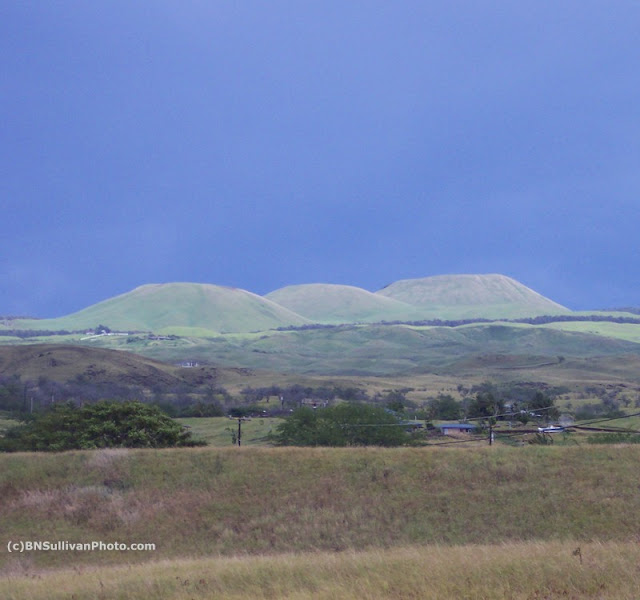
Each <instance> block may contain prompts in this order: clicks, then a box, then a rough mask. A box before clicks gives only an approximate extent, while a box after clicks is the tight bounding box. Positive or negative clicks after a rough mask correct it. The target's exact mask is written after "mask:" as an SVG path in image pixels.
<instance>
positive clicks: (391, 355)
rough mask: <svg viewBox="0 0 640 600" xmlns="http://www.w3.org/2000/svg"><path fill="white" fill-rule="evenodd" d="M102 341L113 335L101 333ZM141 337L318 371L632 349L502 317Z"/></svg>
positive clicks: (410, 368) (360, 371)
mask: <svg viewBox="0 0 640 600" xmlns="http://www.w3.org/2000/svg"><path fill="white" fill-rule="evenodd" d="M116 342H117V341H116ZM106 343H113V342H112V341H111V340H107V342H106ZM119 343H121V344H124V343H123V342H119ZM176 343H177V342H176ZM144 344H145V342H144V340H141V341H140V347H139V348H138V342H136V341H132V342H131V343H128V344H126V347H127V348H129V349H130V350H132V351H140V352H142V353H145V354H147V355H149V356H153V357H155V358H158V359H161V360H168V359H169V358H170V357H174V356H175V353H176V352H189V353H190V355H191V356H194V357H198V358H200V359H202V360H208V361H210V362H213V363H216V364H220V365H224V366H242V367H248V368H251V369H264V370H271V371H277V372H286V373H308V374H322V375H378V376H383V375H410V374H411V373H413V372H415V371H416V370H417V371H420V370H422V371H425V370H426V371H428V372H440V371H442V370H443V369H448V368H449V367H452V366H454V365H455V364H456V363H457V362H458V361H460V360H463V359H469V358H473V357H478V356H484V355H514V356H516V357H521V359H522V360H521V362H523V363H524V364H528V363H532V364H539V363H545V362H553V363H556V362H557V357H558V356H559V355H562V356H565V357H595V356H611V355H623V354H639V353H640V344H636V343H632V342H629V341H625V340H619V339H612V338H605V337H602V336H598V335H591V334H588V333H580V332H568V331H560V330H555V329H551V328H546V327H537V326H530V325H505V324H487V325H474V326H466V327H456V328H451V327H409V326H404V325H368V326H364V325H363V326H344V327H335V328H328V329H312V330H303V331H273V332H263V333H261V334H259V335H246V336H219V337H218V338H215V339H213V340H192V341H191V343H190V345H189V346H186V345H185V344H186V342H184V341H183V342H181V346H180V348H178V347H176V346H175V345H161V344H159V345H154V346H152V347H146V346H145V345H144ZM528 357H532V359H530V358H528Z"/></svg>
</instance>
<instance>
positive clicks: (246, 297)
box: [13, 283, 307, 335]
mask: <svg viewBox="0 0 640 600" xmlns="http://www.w3.org/2000/svg"><path fill="white" fill-rule="evenodd" d="M305 323H307V320H306V319H305V318H304V317H301V316H300V315H297V314H295V313H293V312H291V311H290V310H287V309H286V308H284V307H282V306H279V305H277V304H276V303H274V302H272V301H270V300H267V299H266V298H263V297H261V296H258V295H257V294H252V293H251V292H247V291H245V290H241V289H237V288H229V287H223V286H218V285H211V284H206V283H159V284H148V285H143V286H141V287H138V288H136V289H134V290H133V291H131V292H127V293H126V294H122V295H120V296H116V297H114V298H110V299H108V300H104V301H103V302H99V303H98V304H94V305H93V306H89V307H88V308H85V309H83V310H81V311H79V312H77V313H74V314H71V315H68V316H66V317H61V318H58V319H43V320H38V321H16V322H15V323H14V325H13V326H14V327H15V328H17V329H19V328H25V329H66V330H76V331H77V330H82V329H92V328H94V327H96V326H98V325H99V324H101V325H106V326H107V327H110V328H111V329H112V330H120V331H154V332H158V333H162V332H170V333H173V331H169V328H191V329H197V330H199V331H200V334H201V335H206V334H207V333H209V334H211V333H226V332H250V331H262V330H266V329H273V328H277V327H283V326H288V325H304V324H305Z"/></svg>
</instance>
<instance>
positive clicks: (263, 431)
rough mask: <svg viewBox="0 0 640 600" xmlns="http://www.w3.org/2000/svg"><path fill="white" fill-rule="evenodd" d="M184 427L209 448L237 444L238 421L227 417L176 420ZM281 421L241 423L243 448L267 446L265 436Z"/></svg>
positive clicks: (270, 419)
mask: <svg viewBox="0 0 640 600" xmlns="http://www.w3.org/2000/svg"><path fill="white" fill-rule="evenodd" d="M176 420H177V421H178V422H179V423H182V424H183V425H186V426H187V427H188V428H189V430H190V431H191V433H192V434H193V437H194V438H195V439H198V440H204V441H205V442H207V444H209V445H210V446H215V447H225V446H233V445H236V443H237V435H238V419H231V418H228V417H201V418H185V419H176ZM281 422H282V419H275V418H255V419H249V420H247V421H242V422H241V434H242V440H241V441H242V445H243V446H269V445H270V444H269V441H268V439H267V436H268V435H269V434H270V433H271V432H273V431H274V430H275V428H276V427H277V426H278V424H279V423H281Z"/></svg>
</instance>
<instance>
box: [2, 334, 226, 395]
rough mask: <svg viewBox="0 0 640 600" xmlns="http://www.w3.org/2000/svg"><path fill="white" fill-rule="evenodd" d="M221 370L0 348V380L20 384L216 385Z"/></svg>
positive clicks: (113, 355) (72, 351)
mask: <svg viewBox="0 0 640 600" xmlns="http://www.w3.org/2000/svg"><path fill="white" fill-rule="evenodd" d="M221 374H222V370H221V369H217V368H215V367H210V366H200V367H197V368H192V369H183V368H180V367H176V366H173V365H170V364H166V363H162V362H159V361H157V360H153V359H151V358H147V357H144V356H142V355H139V354H133V353H131V352H125V351H122V350H108V349H104V348H89V347H86V346H70V345H66V344H29V345H25V346H0V376H7V377H11V376H14V375H18V376H20V377H21V378H22V379H23V380H25V381H27V380H34V381H35V380H37V379H38V378H39V377H45V378H47V379H50V380H52V381H59V382H67V381H74V380H77V381H82V382H86V383H96V384H103V383H118V384H122V385H134V386H140V387H144V388H151V387H156V386H158V385H161V386H169V385H173V386H175V385H178V384H182V383H197V384H202V383H217V382H218V380H219V378H220V375H221Z"/></svg>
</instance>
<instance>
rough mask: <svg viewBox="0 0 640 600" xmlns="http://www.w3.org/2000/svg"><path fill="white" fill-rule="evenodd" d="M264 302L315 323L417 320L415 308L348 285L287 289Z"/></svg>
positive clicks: (302, 286)
mask: <svg viewBox="0 0 640 600" xmlns="http://www.w3.org/2000/svg"><path fill="white" fill-rule="evenodd" d="M265 298H268V299H269V300H273V301H274V302H276V303H278V304H279V305H280V306H284V307H285V308H288V309H289V310H292V311H293V312H295V313H297V314H299V315H302V316H303V317H306V318H307V319H310V320H311V321H315V322H319V323H376V322H380V321H394V320H410V319H414V318H416V317H417V313H416V310H415V308H414V307H412V306H410V305H409V304H406V303H405V302H401V301H399V300H395V299H393V298H385V297H384V296H381V295H376V294H374V293H372V292H369V291H367V290H363V289H362V288H358V287H353V286H350V285H338V284H330V283H307V284H301V285H290V286H287V287H283V288H280V289H278V290H275V291H273V292H270V293H269V294H267V295H266V296H265Z"/></svg>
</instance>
